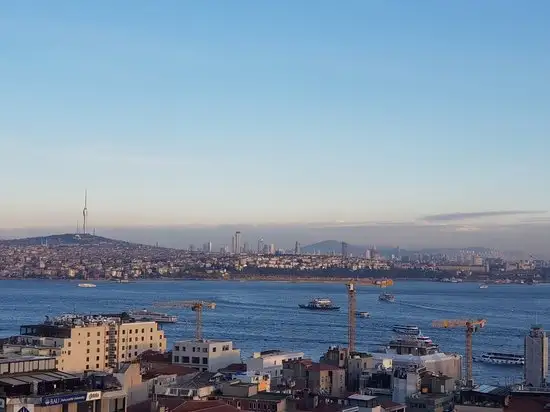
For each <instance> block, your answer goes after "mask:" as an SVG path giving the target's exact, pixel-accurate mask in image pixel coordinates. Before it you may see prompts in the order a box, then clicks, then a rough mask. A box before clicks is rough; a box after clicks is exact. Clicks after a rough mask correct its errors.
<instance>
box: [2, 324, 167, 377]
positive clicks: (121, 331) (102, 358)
mask: <svg viewBox="0 0 550 412" xmlns="http://www.w3.org/2000/svg"><path fill="white" fill-rule="evenodd" d="M146 350H155V351H160V352H164V351H165V350H166V337H165V336H164V332H163V331H162V330H161V329H159V326H158V324H157V323H156V322H134V321H132V319H129V318H123V317H122V316H118V317H117V316H76V315H65V316H63V317H60V318H56V319H53V320H46V322H44V323H43V324H38V325H23V326H21V331H20V335H19V336H16V337H13V338H11V340H10V342H9V343H7V344H5V345H4V352H6V353H9V352H17V353H20V354H21V355H35V356H55V357H56V367H57V369H58V370H60V371H63V372H80V371H85V370H98V371H102V370H108V369H113V368H117V367H118V366H119V364H120V363H123V362H131V361H133V360H135V359H136V358H137V357H138V355H140V354H141V353H142V352H145V351H146Z"/></svg>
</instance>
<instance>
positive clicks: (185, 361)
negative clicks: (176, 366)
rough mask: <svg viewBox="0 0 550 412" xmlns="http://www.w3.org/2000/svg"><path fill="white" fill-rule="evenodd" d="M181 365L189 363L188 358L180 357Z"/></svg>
mask: <svg viewBox="0 0 550 412" xmlns="http://www.w3.org/2000/svg"><path fill="white" fill-rule="evenodd" d="M181 363H189V356H182V358H181Z"/></svg>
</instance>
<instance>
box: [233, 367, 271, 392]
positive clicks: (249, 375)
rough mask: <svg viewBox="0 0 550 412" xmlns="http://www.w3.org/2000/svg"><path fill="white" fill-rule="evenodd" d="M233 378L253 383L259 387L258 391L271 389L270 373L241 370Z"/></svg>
mask: <svg viewBox="0 0 550 412" xmlns="http://www.w3.org/2000/svg"><path fill="white" fill-rule="evenodd" d="M233 379H236V380H239V381H240V382H242V383H253V384H255V385H256V386H257V387H258V392H270V391H271V377H270V376H269V373H260V372H257V371H246V372H239V373H236V374H234V375H233Z"/></svg>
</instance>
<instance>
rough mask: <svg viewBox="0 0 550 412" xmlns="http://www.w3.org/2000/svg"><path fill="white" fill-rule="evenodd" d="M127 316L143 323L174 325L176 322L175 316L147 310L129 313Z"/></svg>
mask: <svg viewBox="0 0 550 412" xmlns="http://www.w3.org/2000/svg"><path fill="white" fill-rule="evenodd" d="M129 315H130V316H131V317H132V318H133V319H135V320H137V321H144V322H157V323H176V322H177V321H178V317H177V316H173V315H169V314H167V313H159V312H150V311H148V310H147V309H142V310H134V311H130V313H129Z"/></svg>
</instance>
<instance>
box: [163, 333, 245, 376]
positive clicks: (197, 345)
mask: <svg viewBox="0 0 550 412" xmlns="http://www.w3.org/2000/svg"><path fill="white" fill-rule="evenodd" d="M172 363H177V364H178V365H184V366H188V367H190V368H196V369H198V370H200V371H203V372H205V371H208V372H217V371H218V370H220V369H223V368H226V367H227V366H229V365H231V364H232V363H241V350H240V349H236V348H234V347H233V342H231V341H225V340H210V339H201V340H196V339H194V340H180V341H177V342H175V343H174V348H173V350H172Z"/></svg>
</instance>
